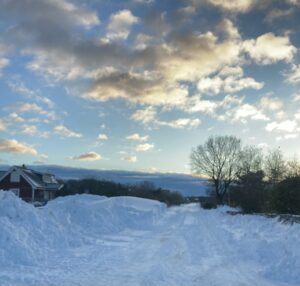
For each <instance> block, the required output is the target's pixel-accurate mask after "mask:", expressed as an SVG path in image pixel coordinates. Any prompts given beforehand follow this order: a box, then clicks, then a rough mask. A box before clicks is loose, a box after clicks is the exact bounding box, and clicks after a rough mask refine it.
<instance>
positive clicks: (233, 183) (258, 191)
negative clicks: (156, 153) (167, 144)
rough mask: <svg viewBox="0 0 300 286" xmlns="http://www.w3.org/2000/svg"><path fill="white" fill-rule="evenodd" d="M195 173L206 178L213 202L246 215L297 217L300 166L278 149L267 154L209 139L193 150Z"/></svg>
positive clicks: (235, 141) (229, 139) (227, 139)
mask: <svg viewBox="0 0 300 286" xmlns="http://www.w3.org/2000/svg"><path fill="white" fill-rule="evenodd" d="M191 165H192V169H193V171H194V173H196V174H199V175H201V176H206V177H207V178H208V179H209V181H210V183H211V186H212V187H213V189H214V191H213V195H214V196H215V198H216V202H217V203H219V204H224V203H225V202H226V203H227V204H229V205H230V206H233V207H240V208H241V209H242V210H243V211H244V212H246V213H266V212H268V213H278V214H300V163H299V161H298V159H297V158H293V159H292V160H285V159H284V156H283V154H282V151H281V150H280V149H273V150H269V151H268V152H267V153H266V154H265V153H264V152H263V151H262V150H261V149H260V148H258V147H256V146H245V147H243V146H242V145H241V140H239V139H237V138H235V137H233V136H216V137H210V138H209V139H208V140H207V141H206V142H205V143H204V144H202V145H199V146H198V147H197V148H195V149H193V150H192V154H191Z"/></svg>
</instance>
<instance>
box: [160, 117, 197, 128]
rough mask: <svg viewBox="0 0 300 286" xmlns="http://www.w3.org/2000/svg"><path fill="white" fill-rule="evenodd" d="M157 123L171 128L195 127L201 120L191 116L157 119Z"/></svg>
mask: <svg viewBox="0 0 300 286" xmlns="http://www.w3.org/2000/svg"><path fill="white" fill-rule="evenodd" d="M157 124H158V125H161V126H168V127H171V128H178V129H182V128H195V127H198V126H199V125H200V124H201V120H200V119H198V118H195V119H191V118H179V119H176V120H173V121H159V122H157Z"/></svg>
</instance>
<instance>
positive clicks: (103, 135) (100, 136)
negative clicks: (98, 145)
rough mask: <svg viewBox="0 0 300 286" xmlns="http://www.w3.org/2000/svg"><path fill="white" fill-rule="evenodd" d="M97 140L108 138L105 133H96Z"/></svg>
mask: <svg viewBox="0 0 300 286" xmlns="http://www.w3.org/2000/svg"><path fill="white" fill-rule="evenodd" d="M98 140H100V141H106V140H108V136H107V135H106V134H103V133H102V134H99V135H98Z"/></svg>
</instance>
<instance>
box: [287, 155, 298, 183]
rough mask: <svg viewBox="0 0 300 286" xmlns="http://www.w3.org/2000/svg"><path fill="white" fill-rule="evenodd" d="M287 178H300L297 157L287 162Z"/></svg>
mask: <svg viewBox="0 0 300 286" xmlns="http://www.w3.org/2000/svg"><path fill="white" fill-rule="evenodd" d="M286 176H287V177H289V178H296V177H300V163H299V159H298V158H297V156H296V155H295V156H294V157H293V158H292V159H291V160H289V161H287V173H286Z"/></svg>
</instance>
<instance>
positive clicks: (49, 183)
mask: <svg viewBox="0 0 300 286" xmlns="http://www.w3.org/2000/svg"><path fill="white" fill-rule="evenodd" d="M12 170H17V171H19V172H20V174H22V175H23V177H24V178H25V179H26V180H27V181H28V182H29V183H30V184H31V185H32V186H33V187H34V188H37V189H46V190H59V189H61V188H62V187H63V185H62V184H60V183H59V182H58V181H57V180H56V178H55V176H54V175H53V174H49V173H41V172H37V171H34V170H32V169H28V168H27V167H25V166H21V167H20V166H13V167H12V168H10V170H8V171H7V172H4V174H6V173H10V172H11V171H12ZM4 174H1V173H0V178H2V177H3V175H4Z"/></svg>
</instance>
